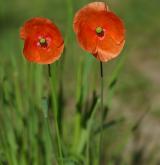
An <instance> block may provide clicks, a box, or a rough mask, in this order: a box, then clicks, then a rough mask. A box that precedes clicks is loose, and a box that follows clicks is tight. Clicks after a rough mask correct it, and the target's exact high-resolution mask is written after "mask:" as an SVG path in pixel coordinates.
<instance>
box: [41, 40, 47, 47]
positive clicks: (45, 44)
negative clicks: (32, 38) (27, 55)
mask: <svg viewBox="0 0 160 165" xmlns="http://www.w3.org/2000/svg"><path fill="white" fill-rule="evenodd" d="M39 43H40V45H41V47H47V40H46V39H45V38H40V39H39Z"/></svg>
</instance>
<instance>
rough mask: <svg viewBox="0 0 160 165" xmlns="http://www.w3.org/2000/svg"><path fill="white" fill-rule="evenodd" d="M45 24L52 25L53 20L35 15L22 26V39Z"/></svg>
mask: <svg viewBox="0 0 160 165" xmlns="http://www.w3.org/2000/svg"><path fill="white" fill-rule="evenodd" d="M43 25H52V22H51V21H50V20H49V19H46V18H41V17H35V18H32V19H29V20H27V21H26V22H25V23H24V25H23V26H22V27H21V28H20V37H21V38H22V39H26V38H27V35H29V34H30V32H32V31H33V30H36V28H37V27H39V26H40V27H41V26H43Z"/></svg>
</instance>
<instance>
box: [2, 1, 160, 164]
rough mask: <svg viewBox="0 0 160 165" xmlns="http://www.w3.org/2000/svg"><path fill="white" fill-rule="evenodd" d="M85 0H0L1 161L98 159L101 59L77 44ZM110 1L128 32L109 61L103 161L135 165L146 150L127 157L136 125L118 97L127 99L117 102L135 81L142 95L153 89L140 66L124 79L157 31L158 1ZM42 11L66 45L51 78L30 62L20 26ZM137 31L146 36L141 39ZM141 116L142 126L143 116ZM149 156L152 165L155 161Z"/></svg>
mask: <svg viewBox="0 0 160 165" xmlns="http://www.w3.org/2000/svg"><path fill="white" fill-rule="evenodd" d="M0 2H1V3H2V1H0ZM85 3H87V1H84V0H83V1H81V2H79V3H77V2H75V1H72V0H67V1H65V2H64V1H59V0H55V1H51V0H48V1H45V0H42V1H36V0H35V1H33V3H32V4H31V3H30V2H28V1H19V0H15V3H13V4H12V5H13V6H11V3H10V2H7V1H5V2H4V3H3V5H2V6H0V8H1V9H2V10H1V13H0V19H1V23H2V25H1V27H0V29H1V32H0V34H1V40H0V48H1V49H0V57H1V60H0V164H2V165H5V164H8V165H28V164H33V165H41V164H42V165H53V164H66V165H72V164H75V165H76V164H84V165H85V164H86V165H89V164H91V165H97V164H99V155H98V152H99V149H98V140H99V134H100V130H101V125H100V123H101V122H100V76H99V64H98V63H97V61H96V60H95V59H94V58H93V57H92V56H91V55H89V54H87V53H85V52H84V51H82V50H81V49H80V48H78V46H76V44H75V42H76V40H75V37H74V35H73V31H72V19H73V16H74V12H75V10H77V9H78V8H80V7H81V6H82V5H83V4H85ZM157 3H158V2H157ZM110 4H112V6H113V8H114V9H115V10H116V11H117V13H119V15H120V16H121V17H122V18H124V20H125V22H126V27H127V29H129V30H128V31H129V32H128V35H129V38H128V42H127V46H126V49H125V50H124V51H123V53H122V54H121V56H120V58H118V59H117V60H115V61H114V62H110V63H108V64H104V122H103V151H102V155H101V164H104V165H105V164H109V165H115V164H118V165H125V164H136V160H137V161H138V159H137V157H138V158H139V157H140V154H141V153H142V152H141V153H140V154H139V155H138V156H137V155H136V154H135V153H134V154H133V155H130V157H131V158H130V160H128V159H129V158H128V157H127V158H126V157H125V156H124V150H125V147H126V145H127V144H128V142H129V139H131V137H135V130H134V131H133V129H132V128H133V127H134V126H135V125H136V124H137V123H134V124H133V123H130V122H126V120H127V119H126V118H125V120H124V117H123V115H122V114H121V112H122V111H123V108H124V106H122V108H121V104H118V103H117V102H116V101H117V100H116V99H114V97H115V98H117V95H118V96H122V97H123V98H121V99H119V98H118V101H119V100H120V101H122V99H125V98H127V97H128V95H129V92H128V90H127V87H128V88H129V87H130V85H131V87H133V86H134V85H135V84H133V81H135V83H137V84H136V85H137V86H136V85H135V88H134V89H133V90H131V91H132V92H133V91H134V90H135V91H136V92H137V93H138V91H139V90H138V91H137V89H139V86H140V88H141V90H142V92H144V91H145V90H146V89H148V86H147V85H146V79H145V78H143V77H142V76H141V74H140V73H137V71H135V72H134V75H135V76H137V77H135V79H133V80H132V79H131V80H128V79H127V78H126V79H125V76H126V77H127V76H128V75H131V74H132V73H133V72H132V70H131V69H130V66H127V65H126V63H127V62H128V61H129V60H128V58H129V57H128V55H129V54H132V52H135V51H134V50H133V49H136V50H137V51H138V50H141V49H142V48H143V47H145V44H147V43H146V42H144V40H146V38H145V37H144V35H147V36H151V37H154V34H153V33H151V30H152V29H155V31H156V29H158V28H157V26H158V25H159V23H158V21H157V22H156V23H155V24H154V23H153V22H154V21H155V20H156V19H157V20H158V18H159V17H158V16H159V12H158V11H157V10H155V8H154V7H156V5H154V4H151V5H150V3H149V2H146V1H144V0H143V1H141V2H139V1H138V0H135V1H133V0H130V1H128V2H125V1H123V3H121V4H120V3H119V2H117V1H110ZM145 5H146V6H145ZM157 6H158V5H157ZM142 8H144V11H146V10H147V11H149V13H150V14H151V12H152V11H153V13H154V15H155V17H151V15H150V14H148V12H144V11H143V12H142V11H141V9H142ZM150 8H151V9H150ZM152 8H153V9H152ZM135 11H137V12H136V14H134V13H135ZM126 13H127V14H126ZM37 15H38V16H45V17H49V18H51V19H53V20H54V21H55V22H56V23H57V24H58V26H59V27H61V28H62V29H63V35H64V38H65V44H66V50H65V52H64V54H63V55H62V58H61V60H60V61H58V62H56V63H55V64H53V65H51V73H52V76H51V78H49V77H48V72H47V66H42V65H36V64H31V63H29V62H27V61H25V59H24V58H23V57H22V53H21V52H22V48H23V44H22V42H21V41H20V40H19V32H18V30H19V27H20V25H21V24H22V23H23V21H24V20H25V19H26V18H29V17H33V16H37ZM137 15H138V16H137ZM146 15H147V16H146ZM150 17H151V18H150ZM138 18H139V19H138ZM152 21H153V22H152ZM150 23H151V26H152V27H151V26H148V28H147V29H145V30H144V28H142V25H143V26H144V25H145V26H146V25H148V24H150ZM134 24H136V26H133V25H134ZM137 29H138V30H137ZM157 31H158V30H157ZM157 31H156V32H157ZM137 33H141V36H143V37H142V38H139V34H137ZM152 35H153V36H152ZM135 42H136V43H137V44H135ZM153 42H154V41H153ZM155 45H156V44H155ZM140 48H141V49H140ZM145 48H146V47H145ZM124 68H125V69H124ZM126 70H127V71H126ZM123 72H124V73H125V74H122V73H123ZM130 78H131V77H130ZM124 79H125V80H124ZM123 83H124V84H125V85H123ZM145 85H146V86H145ZM142 87H143V88H142ZM124 91H125V93H123V92H124ZM119 92H120V93H121V94H119ZM137 93H136V94H137ZM126 95H127V97H126ZM140 96H141V95H140ZM142 96H143V95H142ZM138 99H139V98H138ZM117 104H118V105H117ZM126 104H127V103H126ZM115 106H117V109H118V111H116V112H118V113H116V115H115V114H114V112H115V111H112V110H114V109H115ZM136 121H138V125H139V123H140V122H139V120H136ZM126 123H127V124H126ZM126 125H127V126H126ZM136 126H137V125H136ZM136 128H137V127H136ZM137 132H138V131H137ZM137 132H136V134H137ZM57 144H58V145H57ZM133 159H134V160H133ZM150 159H151V160H150V162H151V163H150V164H153V165H154V163H152V162H157V161H156V160H152V158H150ZM128 162H130V163H128ZM144 162H145V161H144ZM144 162H143V163H144ZM137 164H138V163H137Z"/></svg>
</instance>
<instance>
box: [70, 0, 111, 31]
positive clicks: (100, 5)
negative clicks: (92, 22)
mask: <svg viewBox="0 0 160 165" xmlns="http://www.w3.org/2000/svg"><path fill="white" fill-rule="evenodd" d="M99 11H109V8H108V6H107V4H106V3H104V2H92V3H89V4H88V5H86V6H85V7H83V8H82V9H80V10H79V11H78V12H77V13H76V15H75V17H74V23H73V28H74V31H75V32H76V33H77V32H78V30H79V25H80V23H81V22H85V21H86V19H87V20H88V18H90V16H92V15H94V14H95V12H99Z"/></svg>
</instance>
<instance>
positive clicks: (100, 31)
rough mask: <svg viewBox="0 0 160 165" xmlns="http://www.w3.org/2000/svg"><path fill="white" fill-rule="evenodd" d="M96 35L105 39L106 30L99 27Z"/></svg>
mask: <svg viewBox="0 0 160 165" xmlns="http://www.w3.org/2000/svg"><path fill="white" fill-rule="evenodd" d="M96 34H97V35H98V36H99V37H103V36H104V30H103V28H102V27H100V26H98V27H97V28H96Z"/></svg>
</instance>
